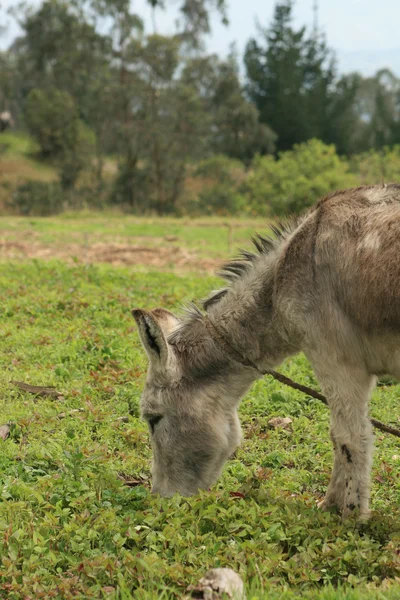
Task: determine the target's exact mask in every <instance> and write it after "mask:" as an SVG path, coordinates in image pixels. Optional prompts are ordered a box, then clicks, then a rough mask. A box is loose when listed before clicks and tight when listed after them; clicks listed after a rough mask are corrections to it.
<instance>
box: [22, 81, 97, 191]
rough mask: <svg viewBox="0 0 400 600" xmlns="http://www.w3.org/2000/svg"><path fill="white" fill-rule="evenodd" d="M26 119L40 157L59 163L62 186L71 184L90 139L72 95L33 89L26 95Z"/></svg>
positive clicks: (52, 90)
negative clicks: (39, 151) (38, 148)
mask: <svg viewBox="0 0 400 600" xmlns="http://www.w3.org/2000/svg"><path fill="white" fill-rule="evenodd" d="M25 121H26V124H27V126H28V129H29V131H30V132H31V134H32V136H33V138H34V139H35V140H36V141H37V143H38V144H39V147H40V149H41V153H42V156H43V157H44V158H48V159H51V160H52V161H54V163H55V164H57V165H58V166H59V170H60V180H61V185H62V187H63V188H65V189H68V188H71V187H73V186H74V184H75V182H76V180H77V178H78V175H79V173H80V171H81V170H82V169H83V168H84V166H85V164H86V163H87V162H88V158H89V154H90V146H91V142H92V140H91V135H90V132H89V131H88V130H87V128H85V127H84V125H83V123H82V122H81V121H80V120H79V116H78V109H77V107H76V105H75V102H74V100H73V98H72V97H71V95H70V94H68V92H63V91H60V90H58V89H56V88H50V89H47V90H41V89H37V88H34V89H33V90H31V92H30V93H29V95H28V98H27V102H26V110H25Z"/></svg>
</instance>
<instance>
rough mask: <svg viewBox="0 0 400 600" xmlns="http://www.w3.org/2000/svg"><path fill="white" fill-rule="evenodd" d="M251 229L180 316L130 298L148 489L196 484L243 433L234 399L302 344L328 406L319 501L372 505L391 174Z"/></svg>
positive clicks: (392, 222)
mask: <svg viewBox="0 0 400 600" xmlns="http://www.w3.org/2000/svg"><path fill="white" fill-rule="evenodd" d="M274 234H275V236H274V238H273V239H267V238H265V237H261V236H258V237H257V238H256V239H255V240H254V244H255V248H256V251H255V252H254V253H250V252H247V251H245V252H243V253H242V254H241V256H240V257H239V258H238V259H237V260H234V261H233V262H230V263H228V264H227V265H225V267H223V271H222V273H221V275H222V277H223V278H224V279H225V280H227V281H228V286H227V287H226V288H224V289H221V290H220V291H218V292H215V293H214V294H213V295H212V296H211V297H210V298H208V299H207V300H206V301H205V302H204V304H203V308H204V312H205V314H203V312H202V311H201V310H199V309H198V308H196V307H194V306H193V307H192V308H190V309H189V311H188V314H187V315H186V316H184V317H183V318H182V319H179V318H177V317H176V316H174V315H173V314H172V313H171V312H169V311H167V310H164V309H156V310H151V311H144V310H139V309H137V310H134V311H133V315H134V317H135V319H136V322H137V324H138V327H139V333H140V337H141V340H142V343H143V345H144V347H145V350H146V352H147V354H148V357H149V359H150V366H149V371H148V375H147V381H146V385H145V389H144V392H143V395H142V399H141V410H142V415H143V417H144V418H145V419H146V420H147V422H148V425H149V428H150V433H151V441H152V447H153V492H158V493H160V494H161V495H162V496H171V495H173V494H174V493H176V492H180V493H181V494H183V495H192V494H195V493H196V492H197V491H198V489H200V488H203V489H207V488H209V487H210V486H211V485H212V484H213V483H214V482H215V481H216V479H217V478H218V477H219V475H220V473H221V470H222V467H223V465H224V463H225V461H226V460H227V459H228V457H229V456H230V455H231V454H232V453H233V452H234V450H235V449H236V447H237V446H238V445H239V443H240V440H241V429H240V424H239V419H238V414H237V409H238V405H239V402H240V399H241V397H242V396H243V395H244V394H245V392H246V390H247V389H248V388H249V386H250V385H251V384H252V382H253V381H254V380H255V379H257V378H258V377H260V374H261V373H262V372H263V371H265V370H267V369H270V368H273V367H275V366H276V365H279V363H281V362H282V361H283V360H284V359H285V358H286V357H288V356H291V355H293V354H296V353H298V352H300V351H302V352H304V353H305V355H306V356H307V358H308V359H309V360H310V362H311V364H312V366H313V368H314V371H315V374H316V376H317V378H318V380H319V383H320V385H321V388H322V390H323V392H324V393H325V395H326V396H327V398H328V403H329V407H330V409H331V438H332V442H333V448H334V467H333V473H332V478H331V481H330V484H329V487H328V490H327V493H326V496H325V499H324V500H323V501H322V502H321V503H320V506H321V507H322V508H328V507H330V506H333V505H336V506H337V507H338V508H339V510H340V511H341V512H342V514H343V516H344V517H346V516H348V515H349V514H350V513H351V512H352V511H353V510H354V509H358V510H359V514H360V516H361V518H364V519H365V518H367V517H368V514H369V496H370V485H371V463H372V447H373V435H372V428H371V424H370V421H369V419H368V403H369V398H370V395H371V392H372V390H373V388H374V385H375V383H376V377H377V375H380V374H384V373H385V374H386V373H389V374H391V375H393V376H394V377H397V378H400V185H394V184H392V185H383V186H373V187H360V188H357V189H349V190H344V191H338V192H335V193H332V194H330V195H329V196H327V197H326V198H323V199H322V200H320V201H319V202H318V203H317V204H316V205H315V206H314V207H313V208H311V209H310V210H309V212H307V213H306V214H305V215H304V216H303V217H302V218H301V219H299V220H298V221H297V222H296V221H294V222H292V223H291V224H290V225H289V226H288V227H286V228H281V229H279V230H275V232H274Z"/></svg>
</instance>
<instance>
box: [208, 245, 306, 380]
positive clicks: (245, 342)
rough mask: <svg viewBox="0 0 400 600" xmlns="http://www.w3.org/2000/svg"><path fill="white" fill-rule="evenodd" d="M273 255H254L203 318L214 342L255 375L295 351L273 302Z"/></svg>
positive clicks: (274, 263) (274, 269)
mask: <svg viewBox="0 0 400 600" xmlns="http://www.w3.org/2000/svg"><path fill="white" fill-rule="evenodd" d="M277 254H278V253H276V252H274V253H270V255H268V256H265V255H261V256H259V257H257V260H256V261H253V264H252V265H251V268H250V269H248V271H247V272H246V273H244V274H243V275H241V277H239V278H237V279H236V280H234V281H233V282H232V283H231V286H230V288H229V289H228V290H227V293H226V294H225V295H224V297H223V298H221V299H220V300H219V301H218V302H217V303H215V304H213V305H212V306H211V307H210V310H209V311H208V314H207V317H206V318H205V322H206V323H207V321H208V322H209V323H210V324H211V327H209V331H210V334H211V336H212V337H213V338H214V340H215V342H216V343H217V344H218V343H219V344H220V345H221V346H223V347H224V348H223V349H225V351H226V352H227V353H228V354H230V355H231V357H232V358H233V359H234V360H235V359H236V362H240V363H241V364H242V365H244V366H248V367H252V368H253V369H256V370H257V371H258V376H259V375H260V374H262V372H263V371H267V370H268V369H270V368H272V367H275V366H277V365H278V364H279V363H281V362H282V361H283V360H284V359H285V358H286V357H287V356H289V355H291V354H294V353H296V352H297V351H298V348H297V345H296V344H295V342H294V340H290V339H289V336H288V335H287V331H286V328H285V326H284V323H283V322H282V319H281V317H280V314H279V311H278V310H276V306H275V303H274V284H275V272H276V262H277V260H278V257H277ZM213 330H214V331H213Z"/></svg>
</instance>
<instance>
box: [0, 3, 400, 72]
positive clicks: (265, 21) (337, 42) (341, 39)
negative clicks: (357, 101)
mask: <svg viewBox="0 0 400 600" xmlns="http://www.w3.org/2000/svg"><path fill="white" fill-rule="evenodd" d="M314 1H315V0H297V2H295V8H294V15H295V24H296V26H301V25H306V26H308V27H310V28H311V27H312V23H313V2H314ZM29 3H30V4H37V5H39V3H40V0H30V2H29ZM17 4H18V0H0V26H4V25H6V26H7V27H6V30H5V31H0V48H1V49H4V48H6V47H7V46H8V45H9V44H10V42H11V41H12V39H13V38H14V37H15V36H16V35H17V34H18V31H19V30H18V27H17V25H16V24H15V22H13V21H12V19H10V18H9V17H7V14H6V12H7V9H8V8H10V7H13V6H14V7H15V6H16V5H17ZM167 4H168V5H169V6H170V7H171V8H169V9H168V10H167V11H157V12H156V25H157V30H158V32H159V33H172V32H173V31H174V23H175V20H176V18H177V17H178V12H177V10H176V8H174V7H173V5H174V4H175V5H178V4H179V0H167ZM227 4H228V18H229V25H228V27H225V26H224V25H222V24H221V22H220V18H219V16H218V14H217V13H214V14H213V15H212V19H211V21H212V34H211V35H210V36H208V37H207V39H206V46H207V50H208V51H210V52H215V53H217V54H219V55H221V56H225V55H226V54H227V53H228V52H229V48H230V45H231V44H232V43H233V42H234V43H235V44H236V47H237V50H238V52H239V55H240V56H242V55H243V51H244V48H245V46H246V42H247V41H248V39H249V38H251V37H254V36H256V35H257V25H256V23H257V22H258V23H260V24H261V25H262V26H263V27H268V25H269V23H270V22H271V19H272V15H273V10H274V5H275V0H227ZM318 5H319V9H318V24H319V27H320V29H321V30H322V31H324V32H325V34H326V36H327V40H328V44H329V46H330V47H331V48H333V49H334V50H335V52H336V55H337V58H338V68H339V71H340V72H342V73H346V72H349V71H354V70H358V71H360V72H362V73H363V74H364V75H372V74H373V73H374V72H375V71H376V70H377V69H379V68H384V67H388V68H391V69H392V70H393V71H394V72H395V73H396V74H397V75H399V76H400V36H399V22H400V0H318ZM132 7H133V10H135V12H137V13H139V14H140V15H141V16H142V18H144V20H145V23H146V29H147V30H148V31H149V32H151V31H152V22H151V12H150V8H149V6H148V4H147V3H146V0H132ZM383 7H384V8H383Z"/></svg>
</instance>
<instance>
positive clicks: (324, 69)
mask: <svg viewBox="0 0 400 600" xmlns="http://www.w3.org/2000/svg"><path fill="white" fill-rule="evenodd" d="M292 9H293V2H292V0H282V1H280V2H278V3H277V5H276V8H275V14H274V19H273V22H272V25H271V27H270V28H269V29H267V30H261V42H259V41H257V40H255V39H252V40H250V41H249V43H248V44H247V47H246V52H245V65H246V72H247V91H248V94H249V97H250V98H251V99H252V101H253V102H254V103H255V105H256V107H257V108H258V110H259V112H260V117H261V120H262V122H263V123H266V124H268V125H269V126H270V127H271V128H272V129H273V131H275V133H276V134H277V136H278V139H277V142H276V143H277V149H278V150H287V149H289V148H291V147H292V146H293V144H295V143H298V142H302V141H305V140H307V139H309V138H312V137H321V138H323V137H324V124H325V121H326V119H327V117H328V106H329V101H330V92H329V90H330V86H331V85H332V83H333V81H334V78H335V72H334V62H333V56H332V53H331V52H330V50H329V49H328V48H327V46H326V43H325V41H324V38H323V37H322V36H320V35H317V34H316V32H313V33H312V34H311V36H307V33H306V29H305V27H302V28H301V29H299V30H297V31H296V30H295V29H294V28H293V26H292Z"/></svg>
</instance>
